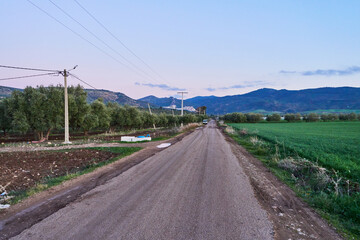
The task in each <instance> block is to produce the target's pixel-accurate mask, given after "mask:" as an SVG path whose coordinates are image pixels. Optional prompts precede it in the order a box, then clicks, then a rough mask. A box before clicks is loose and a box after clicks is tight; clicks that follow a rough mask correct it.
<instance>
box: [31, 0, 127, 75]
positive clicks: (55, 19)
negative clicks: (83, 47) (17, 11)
mask: <svg viewBox="0 0 360 240" xmlns="http://www.w3.org/2000/svg"><path fill="white" fill-rule="evenodd" d="M27 1H28V2H29V3H30V4H31V5H33V6H34V7H36V8H37V9H39V10H40V11H41V12H43V13H44V14H46V15H47V16H48V17H50V18H52V19H53V20H54V21H56V22H57V23H59V24H60V25H62V26H63V27H65V28H66V29H68V30H69V31H71V32H72V33H73V34H75V35H76V36H78V37H79V38H81V39H82V40H84V41H85V42H87V43H89V44H90V45H92V46H93V47H95V48H96V49H97V50H99V51H100V52H102V53H104V54H105V55H107V56H108V57H110V58H112V59H113V60H114V61H116V62H118V63H120V64H121V65H123V66H125V67H127V68H129V66H127V65H126V64H124V63H123V62H121V61H119V60H118V59H117V58H115V57H114V56H112V55H111V54H109V53H108V52H106V51H105V50H103V49H101V48H100V47H98V46H96V45H95V44H94V43H92V42H91V41H89V40H87V39H86V38H85V37H83V36H81V35H80V34H79V33H77V32H76V31H74V30H73V29H71V28H70V27H68V26H66V25H65V24H64V23H62V22H61V21H60V20H58V19H57V18H55V17H54V16H52V15H51V14H50V13H48V12H46V11H45V10H44V9H42V8H40V7H39V6H37V5H36V4H35V3H33V2H32V1H31V0H27ZM130 70H133V69H131V68H130Z"/></svg>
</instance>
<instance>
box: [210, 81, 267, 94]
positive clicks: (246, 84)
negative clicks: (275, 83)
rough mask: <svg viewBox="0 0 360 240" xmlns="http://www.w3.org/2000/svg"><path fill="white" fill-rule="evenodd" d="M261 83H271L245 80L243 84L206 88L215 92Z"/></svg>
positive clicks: (254, 85)
mask: <svg viewBox="0 0 360 240" xmlns="http://www.w3.org/2000/svg"><path fill="white" fill-rule="evenodd" d="M261 85H270V83H269V82H266V81H245V82H244V83H243V84H236V85H232V86H228V87H219V88H205V90H207V91H209V92H214V91H216V90H229V89H243V88H249V87H257V86H261Z"/></svg>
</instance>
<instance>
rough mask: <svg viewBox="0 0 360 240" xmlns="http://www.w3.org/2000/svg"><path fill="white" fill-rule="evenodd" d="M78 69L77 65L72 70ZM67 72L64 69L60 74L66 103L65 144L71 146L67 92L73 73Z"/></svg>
mask: <svg viewBox="0 0 360 240" xmlns="http://www.w3.org/2000/svg"><path fill="white" fill-rule="evenodd" d="M76 67H77V65H76V66H75V67H74V68H73V69H71V70H74V69H75V68H76ZM71 70H69V71H67V70H66V69H64V72H59V73H61V74H62V75H63V76H64V100H65V101H64V103H65V139H64V144H71V142H70V136H69V103H68V92H67V79H66V77H67V76H68V73H69V72H70V71H71Z"/></svg>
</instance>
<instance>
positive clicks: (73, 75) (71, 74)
mask: <svg viewBox="0 0 360 240" xmlns="http://www.w3.org/2000/svg"><path fill="white" fill-rule="evenodd" d="M69 75H70V76H72V77H74V78H76V79H77V80H79V81H80V82H82V83H84V84H86V85H88V86H89V87H91V88H93V89H95V90H98V89H97V88H96V87H94V86H92V85H90V84H89V83H87V82H85V81H84V80H82V79H80V78H79V77H78V76H76V75H75V74H73V73H69Z"/></svg>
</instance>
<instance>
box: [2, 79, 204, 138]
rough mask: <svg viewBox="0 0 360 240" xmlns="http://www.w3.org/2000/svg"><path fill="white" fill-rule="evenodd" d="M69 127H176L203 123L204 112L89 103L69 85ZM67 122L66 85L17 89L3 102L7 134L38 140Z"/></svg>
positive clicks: (93, 128) (85, 97) (81, 89)
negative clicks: (156, 110)
mask: <svg viewBox="0 0 360 240" xmlns="http://www.w3.org/2000/svg"><path fill="white" fill-rule="evenodd" d="M68 94H69V95H68V98H69V126H70V129H71V130H73V131H84V133H85V134H87V133H88V132H89V131H90V130H95V129H96V130H105V131H116V130H129V129H136V128H149V127H153V126H154V124H155V125H156V126H157V127H169V126H175V125H178V124H180V123H184V124H187V123H191V122H200V121H202V120H203V118H205V116H203V115H193V114H185V115H184V116H179V115H172V114H165V113H161V114H150V113H149V112H147V111H146V110H145V109H144V110H140V109H138V108H136V107H132V106H121V105H119V104H117V103H110V102H109V103H107V104H105V103H104V102H103V100H102V99H97V100H95V101H93V102H92V103H90V104H89V103H88V102H87V100H86V99H87V93H86V92H85V91H84V89H83V88H82V87H80V86H76V87H74V86H71V87H69V88H68ZM63 125H64V88H63V87H61V86H50V87H43V86H40V87H38V88H32V87H26V88H25V89H24V91H23V92H20V91H14V92H13V93H12V95H11V97H9V98H5V99H3V100H1V101H0V129H1V130H2V131H3V133H4V135H6V133H7V132H9V131H13V132H18V133H27V132H32V133H34V134H35V135H36V137H37V138H38V139H42V138H45V139H47V138H48V137H49V135H50V133H51V131H53V130H55V129H57V130H59V129H62V128H63Z"/></svg>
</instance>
